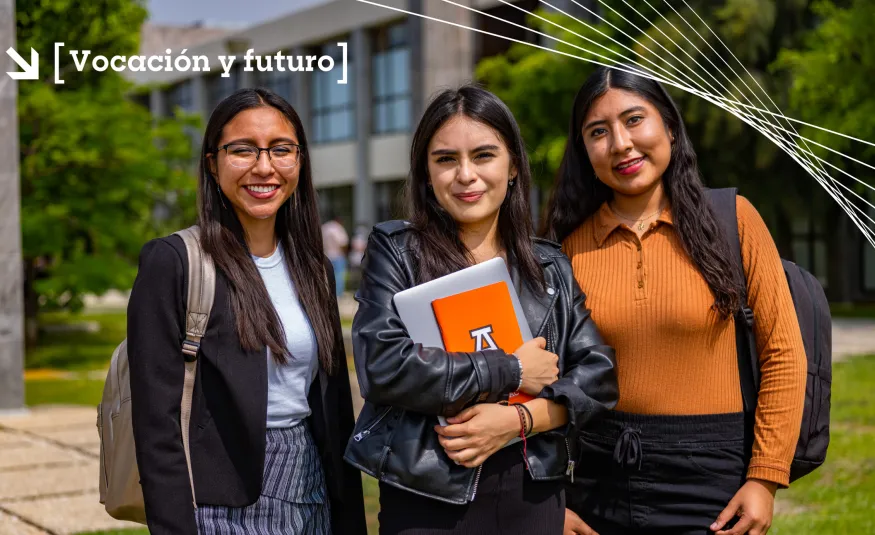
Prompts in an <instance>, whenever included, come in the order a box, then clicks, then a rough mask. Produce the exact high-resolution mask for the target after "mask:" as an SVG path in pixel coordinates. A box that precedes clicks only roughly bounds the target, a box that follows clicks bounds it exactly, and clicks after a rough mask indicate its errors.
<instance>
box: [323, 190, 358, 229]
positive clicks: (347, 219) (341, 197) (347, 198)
mask: <svg viewBox="0 0 875 535" xmlns="http://www.w3.org/2000/svg"><path fill="white" fill-rule="evenodd" d="M352 193H353V186H335V187H330V188H319V190H318V192H317V198H318V199H319V217H320V218H321V220H322V222H323V223H324V222H326V221H329V220H330V219H331V218H332V217H335V218H338V219H339V220H340V222H341V223H342V224H343V226H344V227H345V228H346V231H347V232H352V227H353V213H352V211H353V207H352Z"/></svg>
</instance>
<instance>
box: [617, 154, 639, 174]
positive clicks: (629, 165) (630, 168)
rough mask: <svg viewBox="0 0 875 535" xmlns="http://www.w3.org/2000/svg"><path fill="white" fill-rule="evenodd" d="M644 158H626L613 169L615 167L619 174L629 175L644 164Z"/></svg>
mask: <svg viewBox="0 0 875 535" xmlns="http://www.w3.org/2000/svg"><path fill="white" fill-rule="evenodd" d="M644 159H645V157H644V156H641V157H640V158H633V159H631V160H626V161H624V162H622V163H621V164H620V165H618V166H616V167H615V168H614V169H616V170H617V172H618V173H620V174H621V175H631V174H633V173H637V172H638V171H639V170H640V169H641V168H642V167H643V166H644Z"/></svg>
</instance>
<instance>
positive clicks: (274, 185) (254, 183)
mask: <svg viewBox="0 0 875 535" xmlns="http://www.w3.org/2000/svg"><path fill="white" fill-rule="evenodd" d="M228 143H235V144H236V143H242V144H247V145H251V146H255V147H262V148H267V147H273V146H276V145H283V144H289V143H294V144H297V143H298V137H297V134H296V133H295V128H294V126H292V123H291V122H289V120H288V119H287V118H286V116H285V115H283V114H282V113H281V112H280V111H279V110H277V109H276V108H272V107H270V106H264V107H259V108H251V109H248V110H245V111H242V112H240V113H238V114H237V115H236V116H235V117H234V118H233V119H231V120H230V121H229V122H228V123H227V124H226V125H225V128H224V129H223V130H222V137H221V138H220V139H219V143H218V146H219V147H221V146H223V145H225V144H228ZM290 149H291V150H293V151H295V150H297V149H296V148H295V147H290ZM229 153H230V154H229ZM235 154H239V151H238V149H237V147H236V146H235V147H228V150H219V151H218V153H216V154H209V155H207V157H208V158H209V163H210V169H211V171H212V173H213V176H214V177H216V178H217V180H218V182H219V187H220V188H221V189H222V193H224V194H225V196H226V197H227V198H228V200H230V201H231V205H232V206H233V207H234V211H235V212H236V213H237V217H238V218H240V221H241V223H243V224H246V221H251V220H259V219H270V218H273V217H276V213H277V211H278V210H279V208H280V206H281V205H282V204H283V203H284V202H286V200H288V198H289V197H290V196H291V195H292V193H294V191H295V188H297V187H298V175H299V173H300V169H301V158H302V157H301V156H300V155H298V158H297V163H295V165H293V166H291V167H280V166H279V165H280V164H279V163H277V165H274V164H273V163H272V161H271V159H270V158H269V157H268V154H267V153H266V152H261V153H260V155H259V156H258V160H257V161H256V162H254V163H253V164H252V165H250V166H249V167H239V158H235ZM274 158H276V157H274ZM235 160H236V161H237V162H238V165H233V164H232V161H235Z"/></svg>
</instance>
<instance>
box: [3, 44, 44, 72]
mask: <svg viewBox="0 0 875 535" xmlns="http://www.w3.org/2000/svg"><path fill="white" fill-rule="evenodd" d="M6 54H8V55H9V57H10V58H12V61H14V62H15V63H18V66H19V67H21V70H22V71H24V72H7V73H6V74H8V75H9V77H10V78H12V79H13V80H36V79H37V78H39V54H38V53H37V51H36V50H34V49H33V48H31V49H30V64H28V63H27V62H26V61H24V58H23V57H21V56H20V55H19V54H18V52H16V51H15V49H13V48H12V47H11V46H10V47H9V48H8V49H6Z"/></svg>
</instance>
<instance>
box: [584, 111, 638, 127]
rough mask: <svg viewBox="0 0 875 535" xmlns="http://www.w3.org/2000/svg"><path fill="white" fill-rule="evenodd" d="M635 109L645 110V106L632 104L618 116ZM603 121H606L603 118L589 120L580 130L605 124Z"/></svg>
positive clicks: (627, 113)
mask: <svg viewBox="0 0 875 535" xmlns="http://www.w3.org/2000/svg"><path fill="white" fill-rule="evenodd" d="M636 111H647V108H645V107H644V106H632V107H631V108H629V109H628V110H626V111H624V112H623V113H621V114H620V117H622V116H624V115H629V114H630V113H632V112H636ZM605 123H607V121H605V120H603V119H599V120H598V121H590V122H588V123H586V125H585V126H584V127H583V128H582V129H581V130H589V129H590V128H592V127H593V126H595V125H598V124H605Z"/></svg>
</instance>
